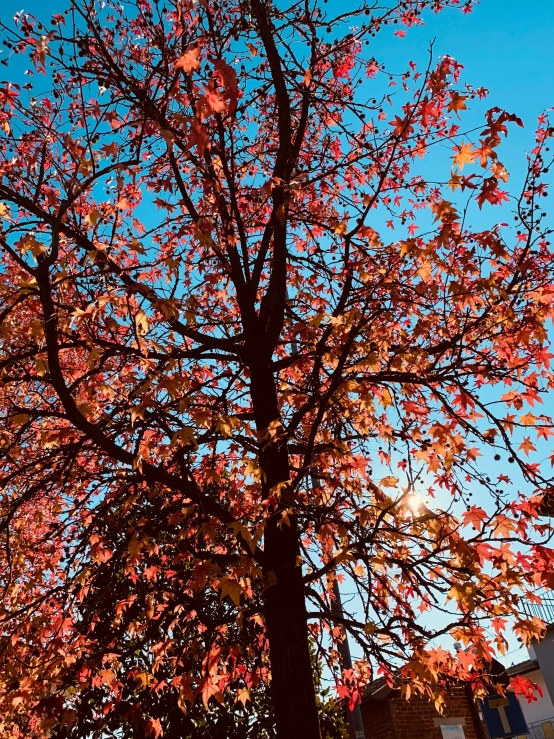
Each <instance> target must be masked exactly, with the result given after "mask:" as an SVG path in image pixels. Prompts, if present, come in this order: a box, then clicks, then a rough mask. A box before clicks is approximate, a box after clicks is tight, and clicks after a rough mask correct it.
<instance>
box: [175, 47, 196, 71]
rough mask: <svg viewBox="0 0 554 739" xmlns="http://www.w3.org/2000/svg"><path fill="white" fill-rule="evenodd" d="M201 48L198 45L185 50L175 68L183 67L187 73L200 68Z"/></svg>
mask: <svg viewBox="0 0 554 739" xmlns="http://www.w3.org/2000/svg"><path fill="white" fill-rule="evenodd" d="M199 56H200V49H199V48H198V47H195V48H192V49H188V50H187V51H185V53H184V54H183V56H180V57H179V59H177V61H176V62H175V69H182V70H183V71H185V72H186V73H187V74H190V73H191V72H194V70H195V69H200V59H199Z"/></svg>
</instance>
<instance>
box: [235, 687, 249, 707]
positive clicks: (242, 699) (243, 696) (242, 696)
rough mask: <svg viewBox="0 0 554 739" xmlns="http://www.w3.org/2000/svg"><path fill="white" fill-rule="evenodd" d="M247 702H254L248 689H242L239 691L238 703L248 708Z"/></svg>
mask: <svg viewBox="0 0 554 739" xmlns="http://www.w3.org/2000/svg"><path fill="white" fill-rule="evenodd" d="M247 701H250V702H252V698H251V696H250V691H249V690H248V688H240V689H239V690H238V691H237V699H236V702H237V703H242V705H243V706H246V703H247Z"/></svg>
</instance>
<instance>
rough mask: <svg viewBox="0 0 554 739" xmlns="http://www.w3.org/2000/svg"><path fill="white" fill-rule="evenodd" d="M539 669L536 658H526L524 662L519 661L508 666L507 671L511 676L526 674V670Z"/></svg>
mask: <svg viewBox="0 0 554 739" xmlns="http://www.w3.org/2000/svg"><path fill="white" fill-rule="evenodd" d="M539 669H540V667H539V663H538V661H537V660H536V659H526V660H525V661H524V662H519V663H518V664H517V665H512V666H511V667H508V669H507V670H506V672H507V673H508V675H510V677H511V676H512V675H525V673H526V672H533V671H534V670H539Z"/></svg>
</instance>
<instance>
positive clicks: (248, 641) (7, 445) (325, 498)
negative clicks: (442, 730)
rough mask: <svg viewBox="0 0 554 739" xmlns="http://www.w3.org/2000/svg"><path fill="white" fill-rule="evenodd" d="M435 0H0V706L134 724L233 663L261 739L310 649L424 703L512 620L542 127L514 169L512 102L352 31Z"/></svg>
mask: <svg viewBox="0 0 554 739" xmlns="http://www.w3.org/2000/svg"><path fill="white" fill-rule="evenodd" d="M449 6H459V8H460V9H461V10H463V11H470V10H471V2H470V1H468V2H458V0H442V1H441V2H439V0H400V1H399V2H396V0H381V1H380V2H378V1H377V0H375V2H373V0H370V1H369V2H362V3H361V4H359V5H355V4H345V6H344V7H336V6H335V5H334V4H326V0H323V2H321V1H320V0H301V2H271V0H218V1H216V0H198V1H196V0H167V1H166V2H161V1H160V2H157V0H152V2H148V1H147V0H121V1H120V0H117V2H115V1H113V2H112V0H107V1H106V2H99V1H97V0H73V1H72V2H70V4H69V7H68V9H67V11H66V12H65V13H61V14H56V15H54V16H53V17H52V18H51V19H42V22H41V19H37V18H35V17H33V16H32V15H29V14H25V13H20V14H18V15H17V16H16V18H15V20H14V23H13V24H10V25H3V26H2V29H3V30H2V33H3V38H4V48H6V49H7V50H8V52H9V58H8V59H7V60H6V68H5V73H6V75H7V76H8V80H7V81H4V82H2V83H0V229H1V230H0V253H1V256H0V259H1V266H0V277H1V279H0V475H1V477H0V480H1V493H0V533H1V537H2V548H1V551H0V584H1V586H2V590H1V600H0V642H1V644H0V661H1V664H2V667H1V668H0V715H1V716H2V718H0V727H1V730H0V735H1V736H6V737H8V736H9V737H25V739H27V738H28V737H36V738H37V739H40V738H42V737H45V736H47V735H49V734H52V733H54V735H57V736H60V737H61V736H67V737H71V736H74V737H77V736H79V735H80V733H79V732H81V731H82V730H83V717H85V716H86V721H87V722H88V723H86V730H87V731H92V730H93V727H96V729H95V730H96V731H97V732H98V733H97V736H103V734H102V731H109V730H110V726H112V725H115V724H113V723H112V720H113V721H114V722H116V723H117V721H120V722H123V723H119V724H117V726H118V727H121V726H128V727H131V729H132V730H133V731H137V732H139V733H138V734H137V735H140V736H144V735H145V734H146V735H152V736H154V737H158V736H161V735H162V734H163V732H164V730H167V728H168V727H167V723H166V725H165V726H164V722H167V721H168V720H169V719H168V715H169V714H170V713H172V711H173V710H178V711H180V712H181V713H182V714H183V715H184V716H185V717H186V716H189V717H190V715H191V712H196V713H195V714H194V715H198V711H201V710H205V711H208V710H209V709H210V707H211V706H213V705H215V704H216V703H220V704H226V705H229V706H231V707H232V706H233V705H236V704H237V702H238V703H242V704H243V705H249V701H250V698H251V696H252V694H253V693H254V692H255V691H258V692H260V691H261V692H262V693H264V691H265V693H264V695H267V690H269V691H270V694H271V706H272V708H271V710H272V715H273V718H274V720H275V725H276V731H277V736H278V739H296V737H298V736H302V737H304V739H319V738H320V736H321V732H320V720H319V718H320V714H321V701H319V703H318V699H317V698H316V689H315V687H314V667H313V660H314V654H313V649H314V648H315V649H316V653H317V657H316V659H317V660H324V661H325V664H326V669H328V670H329V674H331V675H333V676H334V680H335V683H336V690H337V693H338V696H339V698H340V699H341V700H343V699H344V700H346V701H347V702H348V703H349V705H350V706H351V707H352V706H353V705H354V704H355V703H356V702H357V701H358V700H359V698H360V694H361V691H362V690H363V687H364V685H365V684H366V683H367V681H368V680H371V679H372V678H373V677H377V676H384V677H385V679H386V680H387V682H389V684H391V685H392V684H395V685H400V686H402V689H403V690H404V692H405V694H406V695H407V696H408V697H409V695H410V693H411V692H420V693H424V694H427V695H428V696H430V697H432V698H433V699H434V700H435V701H436V703H437V706H438V707H439V708H440V706H441V701H442V692H443V690H444V686H445V685H446V684H447V682H448V680H451V679H464V680H473V681H476V680H477V676H478V675H481V674H482V675H483V676H484V677H483V679H485V680H486V672H487V661H488V660H490V658H491V656H492V655H493V654H494V653H502V652H503V650H505V647H506V639H505V636H504V631H505V627H506V624H507V623H508V619H510V620H511V622H513V623H514V624H515V629H516V633H518V634H519V635H520V636H521V637H522V638H523V639H524V640H529V639H531V638H533V637H535V636H537V635H540V634H541V632H542V630H543V624H542V622H541V621H540V620H539V619H536V618H532V617H531V616H528V615H526V612H525V610H524V609H523V604H524V601H525V599H526V598H527V599H528V598H531V599H533V598H535V599H536V598H537V595H536V593H537V592H538V590H539V589H541V588H551V587H552V586H553V585H554V581H553V575H552V560H553V553H554V550H553V549H552V548H551V546H550V538H551V527H550V523H549V520H548V519H545V518H544V517H543V515H542V514H544V513H545V511H547V509H548V505H549V501H550V498H549V496H551V494H552V490H553V479H552V469H551V462H552V459H553V458H554V455H552V456H550V458H549V451H548V446H549V443H548V442H549V437H550V436H552V435H554V428H553V422H552V419H551V417H550V416H548V414H547V413H545V412H544V411H543V407H544V403H543V399H544V397H545V393H546V392H547V391H548V390H549V389H550V390H552V370H551V359H552V357H553V356H554V354H553V353H552V352H551V351H550V341H549V336H548V333H547V324H548V321H549V320H550V319H552V317H553V315H554V280H553V277H554V275H553V273H554V253H553V250H552V245H551V242H550V241H549V234H550V232H551V231H550V229H549V228H548V226H547V225H546V221H545V217H546V216H545V213H544V212H543V198H544V197H545V196H546V195H547V191H548V185H547V179H548V169H549V166H550V164H551V153H550V152H549V143H550V139H551V138H552V136H553V134H554V129H552V128H551V127H550V125H549V122H548V119H547V117H546V116H544V115H543V116H541V117H540V118H539V121H538V127H537V130H536V132H535V139H534V142H533V141H532V140H531V137H530V151H529V153H528V154H527V172H526V175H525V177H524V181H523V182H521V183H519V185H518V186H517V190H515V191H514V190H513V189H512V185H511V184H506V183H507V182H508V178H509V175H508V172H507V171H506V169H505V168H504V166H503V164H502V162H501V159H500V152H501V147H500V144H501V142H502V139H503V138H504V137H505V136H506V135H508V131H509V128H510V127H511V126H517V125H522V122H521V120H520V119H519V118H517V116H516V115H514V114H513V113H512V112H506V111H503V110H500V109H499V108H496V107H491V108H490V109H489V110H488V111H487V112H486V114H485V116H484V120H483V123H482V125H481V126H479V128H478V129H477V130H474V129H472V130H469V131H466V130H465V129H464V127H463V117H464V112H465V111H466V110H467V109H468V108H470V107H471V106H472V105H473V104H477V103H480V101H481V100H482V99H483V98H484V97H486V91H484V90H482V89H480V88H474V87H472V86H471V85H470V84H469V83H466V82H464V81H463V80H462V79H461V70H462V68H461V65H460V64H458V63H457V62H456V61H455V60H454V59H452V58H450V57H442V58H439V59H436V58H434V56H433V53H432V48H431V49H430V53H429V61H428V65H427V66H426V67H425V68H421V69H420V68H418V66H417V65H416V64H415V63H411V64H410V65H409V68H408V69H407V70H406V71H399V70H397V69H395V68H394V64H395V60H394V55H393V54H392V53H391V57H393V58H392V59H391V61H388V60H383V59H377V58H376V57H375V56H373V51H372V40H373V37H374V36H375V35H376V34H377V33H379V32H381V31H383V30H386V29H387V28H388V27H389V26H396V27H397V28H398V29H399V30H397V31H396V35H399V36H402V35H403V33H404V30H402V29H405V28H409V27H410V26H413V25H415V24H419V23H421V22H423V19H424V17H425V14H426V13H430V12H440V11H443V10H446V11H447V12H454V11H453V10H452V11H448V7H449ZM43 24H44V25H43ZM24 60H25V63H26V64H27V66H29V70H28V71H29V74H27V75H26V76H23V74H22V66H21V65H22V63H23V61H24ZM433 152H436V154H435V153H433ZM441 152H442V154H441ZM430 171H432V172H433V174H432V176H431V175H430V174H429V173H430ZM485 219H489V222H490V225H489V227H488V228H483V227H482V223H483V222H484V220H485ZM506 219H510V220H511V222H512V224H513V225H509V224H507V223H506V222H505V221H506ZM474 223H478V224H481V225H479V226H478V227H476V226H474V225H472V224H474ZM508 463H510V465H509V466H508ZM423 492H425V495H426V502H425V503H423V502H422V501H421V499H420V497H419V496H420V494H422V493H423ZM472 495H478V499H477V500H476V502H474V500H472ZM336 578H339V579H340V580H342V579H343V578H346V582H347V583H348V586H349V588H350V589H352V590H355V592H356V599H355V601H354V603H353V605H352V607H351V608H350V609H348V608H347V610H346V612H341V611H339V610H338V609H337V608H336V603H335V597H334V588H333V583H334V581H335V579H336ZM430 612H432V613H433V614H434V618H432V619H430V618H429V617H428V616H429V613H430ZM491 619H492V620H491ZM491 623H492V626H493V627H494V632H495V633H494V634H493V636H490V634H489V630H488V626H489V625H490V624H491ZM345 633H348V635H349V638H350V639H351V641H352V645H353V651H354V652H355V653H356V654H357V655H359V656H360V659H359V660H357V661H356V664H355V666H354V668H353V669H352V670H348V669H343V666H341V664H340V659H339V651H338V649H337V646H338V644H339V642H340V640H341V639H342V638H344V635H345ZM446 635H448V636H451V637H454V639H456V640H458V641H460V642H462V644H463V646H464V649H462V650H460V651H458V652H457V653H456V654H455V653H450V652H449V651H448V650H447V649H446V648H444V647H439V646H437V645H438V644H439V643H440V637H442V636H446ZM435 637H438V638H439V641H438V642H437V641H433V640H434V639H435ZM444 643H445V644H446V642H444ZM314 644H315V647H313V646H311V645H314ZM91 701H92V702H91ZM161 704H163V706H162V708H159V706H160V705H161ZM156 706H158V707H156ZM85 707H86V708H85ZM202 707H203V708H202ZM229 710H231V708H230V709H229ZM137 727H138V728H137ZM131 729H128V730H129V731H130V730H131ZM2 732H3V733H2ZM56 732H57V734H56ZM89 735H90V734H89Z"/></svg>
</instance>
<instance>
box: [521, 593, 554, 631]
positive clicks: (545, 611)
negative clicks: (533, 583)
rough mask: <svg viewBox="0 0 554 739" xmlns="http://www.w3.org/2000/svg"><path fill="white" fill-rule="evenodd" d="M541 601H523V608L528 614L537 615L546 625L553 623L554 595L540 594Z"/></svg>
mask: <svg viewBox="0 0 554 739" xmlns="http://www.w3.org/2000/svg"><path fill="white" fill-rule="evenodd" d="M541 600H542V603H541V604H539V603H530V602H529V601H525V603H524V604H523V610H524V611H525V613H527V615H528V616H537V618H540V619H542V620H543V621H544V622H545V623H546V625H547V626H550V625H551V624H554V596H552V595H541Z"/></svg>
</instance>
